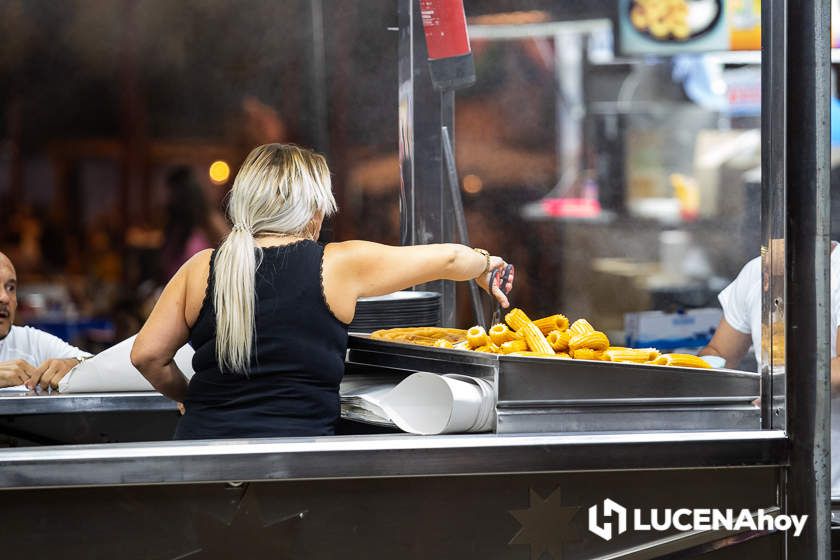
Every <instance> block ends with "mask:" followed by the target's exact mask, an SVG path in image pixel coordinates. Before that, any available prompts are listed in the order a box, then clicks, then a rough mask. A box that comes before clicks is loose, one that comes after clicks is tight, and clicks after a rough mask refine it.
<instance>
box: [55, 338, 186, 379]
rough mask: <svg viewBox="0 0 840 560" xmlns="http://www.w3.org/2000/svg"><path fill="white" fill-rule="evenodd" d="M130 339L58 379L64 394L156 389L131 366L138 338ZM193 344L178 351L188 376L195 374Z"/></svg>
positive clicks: (179, 360) (179, 359) (180, 361)
mask: <svg viewBox="0 0 840 560" xmlns="http://www.w3.org/2000/svg"><path fill="white" fill-rule="evenodd" d="M136 336H137V335H134V336H132V337H131V338H127V339H125V340H123V341H122V342H120V343H119V344H115V345H114V346H112V347H110V348H108V349H107V350H105V351H103V352H100V353H99V354H97V355H96V356H94V357H93V358H89V359H87V360H85V361H84V362H82V363H81V364H79V365H78V366H76V367H75V368H73V369H72V370H71V371H70V373H68V374H67V375H65V376H64V378H63V379H61V381H59V382H58V391H59V392H60V393H109V392H121V391H154V388H153V387H152V385H151V383H149V382H148V381H147V380H146V378H145V377H143V375H142V374H141V373H140V372H139V371H137V368H135V367H134V366H133V365H131V358H130V356H131V347H132V346H133V345H134V338H135V337H136ZM193 354H195V351H194V350H193V349H192V347H191V346H189V345H185V346H183V347H181V348H180V349H179V350H178V352H177V353H176V354H175V363H176V364H177V365H178V367H179V368H180V369H181V371H182V372H184V375H186V376H187V379H189V378H191V377H192V376H193V373H195V372H194V371H193V368H192V357H193Z"/></svg>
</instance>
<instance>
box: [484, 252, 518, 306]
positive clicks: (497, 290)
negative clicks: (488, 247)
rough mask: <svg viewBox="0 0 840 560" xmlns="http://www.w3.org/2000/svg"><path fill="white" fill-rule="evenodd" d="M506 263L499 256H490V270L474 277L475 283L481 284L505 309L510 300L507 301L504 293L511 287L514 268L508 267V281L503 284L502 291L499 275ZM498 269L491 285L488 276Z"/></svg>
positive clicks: (500, 275)
mask: <svg viewBox="0 0 840 560" xmlns="http://www.w3.org/2000/svg"><path fill="white" fill-rule="evenodd" d="M506 266H507V263H506V262H505V261H504V259H502V258H501V257H492V256H491V257H490V270H488V271H487V273H486V274H482V275H480V276H479V277H478V278H476V279H475V281H476V283H477V284H478V285H479V286H481V288H482V289H483V290H484V291H485V292H487V293H488V294H490V295H491V296H493V297H494V298H496V300H497V301H498V302H499V303H500V304H501V306H502V307H504V308H505V309H507V308H508V307H510V302H509V301H508V298H507V296H506V295H505V294H506V293H508V292H510V291H511V290H512V289H513V277H514V275H515V273H514V269H513V268H511V269H510V276H509V277H508V283H507V285H506V286H504V291H502V286H501V285H500V283H501V277H502V272H504V269H505V267H506ZM495 270H498V271H499V273H498V274H497V275H496V279H495V281H494V282H493V285H492V286H491V285H490V277H491V276H492V275H493V271H495Z"/></svg>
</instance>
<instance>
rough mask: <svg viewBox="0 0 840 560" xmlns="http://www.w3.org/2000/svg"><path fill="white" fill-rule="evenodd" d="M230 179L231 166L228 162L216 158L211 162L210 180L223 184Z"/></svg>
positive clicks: (216, 183)
mask: <svg viewBox="0 0 840 560" xmlns="http://www.w3.org/2000/svg"><path fill="white" fill-rule="evenodd" d="M228 179H230V166H229V165H228V164H227V162H225V161H222V160H216V161H214V162H213V163H211V164H210V180H211V181H213V184H214V185H222V184H224V183H226V182H227V180H228Z"/></svg>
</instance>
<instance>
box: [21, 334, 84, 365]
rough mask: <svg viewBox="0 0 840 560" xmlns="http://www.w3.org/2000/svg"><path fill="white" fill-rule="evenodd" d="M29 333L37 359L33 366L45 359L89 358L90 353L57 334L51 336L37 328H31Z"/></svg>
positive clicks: (33, 352)
mask: <svg viewBox="0 0 840 560" xmlns="http://www.w3.org/2000/svg"><path fill="white" fill-rule="evenodd" d="M29 335H30V336H31V343H32V347H31V349H32V354H33V355H34V356H35V358H36V359H37V361H38V363H37V364H33V365H35V366H37V365H39V364H41V363H43V362H45V361H46V360H52V359H55V358H58V359H66V358H76V359H82V358H89V357H90V356H91V355H92V354H89V353H88V352H85V351H83V350H80V349H78V348H76V347H75V346H72V345H70V344H67V343H66V342H64V341H63V340H61V339H60V338H58V337H57V336H53V335H51V334H49V333H46V332H44V331H41V330H38V329H31V331H30V333H29Z"/></svg>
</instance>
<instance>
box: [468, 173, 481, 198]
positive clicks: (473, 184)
mask: <svg viewBox="0 0 840 560" xmlns="http://www.w3.org/2000/svg"><path fill="white" fill-rule="evenodd" d="M463 183H464V191H465V192H468V193H470V194H477V193H480V192H481V189H483V188H484V183H483V182H482V180H481V177H479V176H478V175H465V176H464V181H463Z"/></svg>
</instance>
